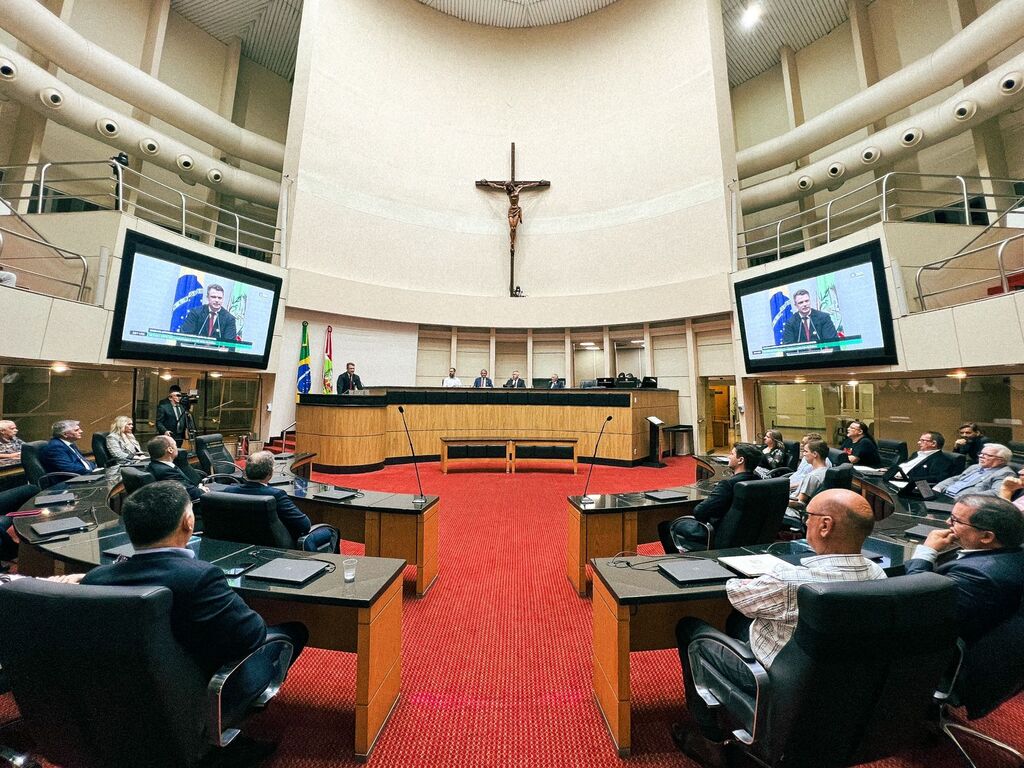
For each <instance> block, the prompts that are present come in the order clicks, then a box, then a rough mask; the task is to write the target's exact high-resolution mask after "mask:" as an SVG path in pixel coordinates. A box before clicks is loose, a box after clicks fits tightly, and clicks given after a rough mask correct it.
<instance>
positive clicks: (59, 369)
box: [50, 363, 68, 373]
mask: <svg viewBox="0 0 1024 768" xmlns="http://www.w3.org/2000/svg"><path fill="white" fill-rule="evenodd" d="M67 369H68V366H67V363H54V364H53V365H51V366H50V370H51V371H53V372H54V373H64V372H66V371H67Z"/></svg>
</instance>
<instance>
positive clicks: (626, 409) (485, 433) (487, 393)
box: [295, 387, 679, 472]
mask: <svg viewBox="0 0 1024 768" xmlns="http://www.w3.org/2000/svg"><path fill="white" fill-rule="evenodd" d="M399 406H404V407H405V416H406V418H407V419H408V422H409V433H410V435H411V436H412V441H413V446H414V447H415V450H416V455H417V456H419V457H421V458H425V459H427V460H432V461H436V460H437V459H438V458H439V454H438V445H439V444H440V443H439V440H440V438H442V437H450V438H457V437H465V438H474V437H494V438H498V439H501V440H508V439H511V438H516V437H518V438H522V437H527V436H528V437H534V438H538V439H540V438H547V437H550V438H576V439H577V441H578V445H577V451H578V453H579V455H580V456H590V455H591V454H592V453H593V450H594V443H595V441H596V440H597V436H598V434H599V432H600V431H601V425H602V424H603V423H604V420H605V418H606V417H607V416H609V415H611V416H612V421H611V422H610V423H609V424H608V426H607V428H606V429H605V434H604V438H603V439H602V441H601V447H600V452H599V453H598V460H599V461H601V462H603V463H611V464H618V465H621V466H632V465H633V464H635V463H639V462H641V461H644V460H645V459H646V458H647V455H648V453H649V450H648V442H649V439H650V436H649V427H650V425H649V424H648V422H647V421H646V419H647V417H648V416H657V417H658V418H660V419H661V420H662V421H664V422H665V423H667V424H675V423H677V422H678V421H679V393H678V392H677V391H676V390H670V389H618V390H612V389H580V390H572V389H556V390H550V389H443V388H432V389H422V388H421V389H414V388H402V387H380V388H373V389H368V390H362V393H361V394H352V395H301V396H300V397H299V404H298V406H297V407H296V409H295V419H296V427H295V444H296V448H297V450H301V451H308V452H313V453H316V454H317V463H316V464H315V465H314V469H316V470H318V471H322V472H364V471H368V470H371V469H379V468H380V467H382V466H384V464H385V463H398V462H405V461H409V460H410V459H411V454H410V451H409V443H408V441H407V440H406V436H405V429H404V427H403V426H402V419H401V417H400V415H399V413H398V407H399Z"/></svg>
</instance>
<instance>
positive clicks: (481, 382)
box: [473, 368, 494, 389]
mask: <svg viewBox="0 0 1024 768" xmlns="http://www.w3.org/2000/svg"><path fill="white" fill-rule="evenodd" d="M493 386H494V382H493V381H491V380H490V379H489V378H488V377H487V369H486V368H484V369H483V370H481V371H480V375H479V376H477V377H476V378H475V379H473V387H474V388H475V389H481V388H484V387H493Z"/></svg>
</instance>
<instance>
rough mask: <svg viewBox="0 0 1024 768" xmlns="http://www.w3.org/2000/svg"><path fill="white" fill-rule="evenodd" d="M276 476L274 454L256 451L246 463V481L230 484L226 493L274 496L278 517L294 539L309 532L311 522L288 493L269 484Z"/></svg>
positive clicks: (225, 490) (296, 539)
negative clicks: (239, 483)
mask: <svg viewBox="0 0 1024 768" xmlns="http://www.w3.org/2000/svg"><path fill="white" fill-rule="evenodd" d="M273 476H274V454H272V453H271V452H270V451H256V453H254V454H253V455H252V456H250V457H249V460H248V461H247V462H246V464H245V478H246V481H245V482H244V483H242V484H241V485H230V486H228V487H227V488H225V489H224V493H244V494H249V495H253V496H273V497H274V499H275V501H276V502H277V517H278V518H279V519H280V520H281V522H282V523H283V524H284V527H285V528H287V529H288V533H290V534H291V537H292V540H293V541H296V542H297V541H298V539H299V537H300V536H305V535H306V534H307V533H309V528H310V523H309V518H308V517H306V516H305V515H304V514H303V513H302V510H301V509H299V508H298V507H296V506H295V502H293V501H292V500H291V499H290V498H288V494H287V493H285V492H284V491H282V490H281V489H280V488H274V487H273V486H271V485H269V483H270V478H271V477H273Z"/></svg>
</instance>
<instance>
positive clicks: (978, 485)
mask: <svg viewBox="0 0 1024 768" xmlns="http://www.w3.org/2000/svg"><path fill="white" fill-rule="evenodd" d="M1015 474H1016V472H1014V471H1013V470H1012V469H1010V468H1009V467H999V469H993V470H990V471H989V472H982V470H981V467H980V466H978V465H977V464H975V465H974V466H973V467H969V468H968V469H967V471H966V472H964V473H963V474H960V475H957V476H956V477H947V478H946V479H945V480H943V481H942V482H941V483H938V484H937V485H936V486H935V487H934V488H932V490H933V491H935V492H936V493H945V492H946V489H947V488H949V486H951V485H953V483H955V482H957V481H958V480H960V479H961V478H962V479H964V480H967V479H972V480H973V481H974V482H972V483H971V484H970V485H969V486H968V487H966V488H963V489H961V490H959V491H957V493H956V495H957V496H963V495H964V494H966V493H979V494H981V495H982V496H998V495H999V486H1000V485H1002V484H1003V478H1006V477H1010V476H1011V475H1015Z"/></svg>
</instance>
